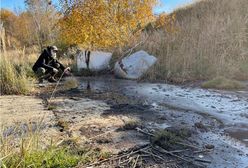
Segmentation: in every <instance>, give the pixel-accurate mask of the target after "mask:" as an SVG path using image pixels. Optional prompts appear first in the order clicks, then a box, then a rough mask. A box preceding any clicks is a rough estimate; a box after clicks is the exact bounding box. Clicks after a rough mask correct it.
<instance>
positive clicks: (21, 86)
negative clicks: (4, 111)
mask: <svg viewBox="0 0 248 168" xmlns="http://www.w3.org/2000/svg"><path fill="white" fill-rule="evenodd" d="M0 69H1V73H0V78H1V80H0V87H1V94H26V93H28V92H29V90H30V86H29V80H28V78H27V77H26V74H25V71H24V70H23V69H20V70H19V72H18V71H17V70H16V68H15V65H14V64H13V63H12V62H11V61H9V60H8V59H7V58H5V57H4V56H2V57H1V61H0Z"/></svg>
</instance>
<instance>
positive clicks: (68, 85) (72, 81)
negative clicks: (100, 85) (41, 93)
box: [64, 77, 78, 90]
mask: <svg viewBox="0 0 248 168" xmlns="http://www.w3.org/2000/svg"><path fill="white" fill-rule="evenodd" d="M77 87H78V81H77V79H76V78H75V77H68V78H66V81H65V82H64V89H65V90H67V89H74V88H77Z"/></svg>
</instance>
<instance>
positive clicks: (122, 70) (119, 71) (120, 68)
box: [114, 50, 157, 79]
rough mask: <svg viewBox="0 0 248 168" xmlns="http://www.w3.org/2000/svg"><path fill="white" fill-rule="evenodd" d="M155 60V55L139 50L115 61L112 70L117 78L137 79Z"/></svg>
mask: <svg viewBox="0 0 248 168" xmlns="http://www.w3.org/2000/svg"><path fill="white" fill-rule="evenodd" d="M156 61H157V58H156V57H154V56H152V55H149V54H148V53H147V52H145V51H143V50H141V51H138V52H136V53H134V54H132V55H130V56H127V57H124V58H123V59H122V60H121V61H118V62H116V63H115V67H114V72H115V75H116V76H117V77H119V78H126V79H138V78H140V77H141V76H142V75H143V74H144V73H145V72H146V71H147V70H148V69H149V68H150V67H151V66H152V65H153V64H155V62H156Z"/></svg>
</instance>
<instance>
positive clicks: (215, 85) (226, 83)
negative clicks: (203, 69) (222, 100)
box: [201, 77, 245, 90]
mask: <svg viewBox="0 0 248 168" xmlns="http://www.w3.org/2000/svg"><path fill="white" fill-rule="evenodd" d="M201 86H202V87H203V88H212V89H224V90H235V89H243V88H244V87H245V85H244V84H242V83H241V82H239V81H236V80H231V79H227V78H225V77H216V78H214V79H212V80H209V81H207V82H204V83H203V84H202V85H201Z"/></svg>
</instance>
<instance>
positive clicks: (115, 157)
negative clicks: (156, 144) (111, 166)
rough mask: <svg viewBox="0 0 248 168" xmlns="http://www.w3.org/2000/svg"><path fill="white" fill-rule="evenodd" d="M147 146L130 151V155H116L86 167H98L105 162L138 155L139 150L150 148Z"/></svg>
mask: <svg viewBox="0 0 248 168" xmlns="http://www.w3.org/2000/svg"><path fill="white" fill-rule="evenodd" d="M148 145H149V144H146V145H143V146H141V148H140V149H139V148H138V149H137V150H135V151H134V152H133V151H132V153H128V154H123V155H121V156H119V155H117V156H114V157H111V158H108V159H104V160H101V161H97V162H95V163H92V164H89V165H88V166H95V165H99V164H102V163H104V162H107V161H110V160H112V161H114V160H117V159H121V158H124V157H128V156H130V155H133V154H136V153H139V152H140V150H141V149H143V150H144V149H148V148H150V146H148Z"/></svg>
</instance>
